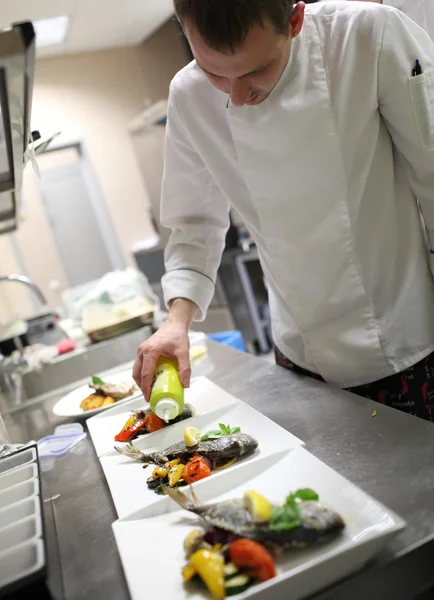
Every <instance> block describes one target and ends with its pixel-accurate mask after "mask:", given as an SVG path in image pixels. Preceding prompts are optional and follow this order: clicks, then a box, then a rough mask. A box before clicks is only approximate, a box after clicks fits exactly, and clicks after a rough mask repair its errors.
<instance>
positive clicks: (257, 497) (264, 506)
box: [243, 491, 271, 523]
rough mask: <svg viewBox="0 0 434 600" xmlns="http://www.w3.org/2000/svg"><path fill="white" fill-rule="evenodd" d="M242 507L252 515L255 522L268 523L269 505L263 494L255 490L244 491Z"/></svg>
mask: <svg viewBox="0 0 434 600" xmlns="http://www.w3.org/2000/svg"><path fill="white" fill-rule="evenodd" d="M243 502H244V508H245V509H246V510H248V511H249V513H250V514H251V515H252V517H253V520H254V522H255V523H268V521H269V520H270V517H271V505H270V503H269V502H268V500H267V499H266V498H264V496H261V494H258V493H257V492H253V491H252V492H245V493H244V497H243Z"/></svg>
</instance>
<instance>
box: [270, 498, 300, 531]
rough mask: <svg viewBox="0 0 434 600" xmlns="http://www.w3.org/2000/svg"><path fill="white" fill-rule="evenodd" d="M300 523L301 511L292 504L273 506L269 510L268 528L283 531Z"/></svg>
mask: <svg viewBox="0 0 434 600" xmlns="http://www.w3.org/2000/svg"><path fill="white" fill-rule="evenodd" d="M300 524H301V512H300V509H299V507H298V506H297V505H296V504H294V505H292V506H288V505H287V504H284V505H283V506H275V507H274V508H273V509H272V511H271V517H270V529H271V530H273V531H284V530H285V529H294V528H295V527H298V526H299V525H300Z"/></svg>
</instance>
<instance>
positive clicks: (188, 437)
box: [184, 427, 200, 448]
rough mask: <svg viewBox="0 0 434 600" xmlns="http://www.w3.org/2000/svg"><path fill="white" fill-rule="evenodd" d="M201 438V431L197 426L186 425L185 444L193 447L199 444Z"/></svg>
mask: <svg viewBox="0 0 434 600" xmlns="http://www.w3.org/2000/svg"><path fill="white" fill-rule="evenodd" d="M199 440H200V431H199V429H196V427H186V428H185V429H184V442H185V445H186V446H188V447H189V448H191V447H192V446H197V444H198V443H199Z"/></svg>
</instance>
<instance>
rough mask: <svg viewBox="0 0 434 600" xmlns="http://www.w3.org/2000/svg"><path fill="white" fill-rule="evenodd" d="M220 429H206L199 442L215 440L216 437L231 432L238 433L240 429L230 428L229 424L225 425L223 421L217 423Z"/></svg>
mask: <svg viewBox="0 0 434 600" xmlns="http://www.w3.org/2000/svg"><path fill="white" fill-rule="evenodd" d="M219 427H220V429H212V430H211V431H207V432H206V433H205V434H204V435H203V436H202V437H201V438H200V441H201V442H206V441H208V440H216V439H217V438H221V437H224V436H225V435H230V434H231V433H239V432H240V431H241V429H240V428H239V427H233V428H231V426H230V425H225V424H224V423H219Z"/></svg>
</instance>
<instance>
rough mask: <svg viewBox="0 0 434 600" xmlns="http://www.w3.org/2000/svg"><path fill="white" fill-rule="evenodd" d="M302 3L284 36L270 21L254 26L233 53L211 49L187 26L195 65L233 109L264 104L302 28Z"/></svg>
mask: <svg viewBox="0 0 434 600" xmlns="http://www.w3.org/2000/svg"><path fill="white" fill-rule="evenodd" d="M303 20H304V2H299V3H298V4H296V6H295V9H294V14H293V17H292V19H291V23H290V26H289V31H288V34H287V35H282V34H278V33H277V32H276V30H275V28H274V27H273V25H272V24H271V23H269V22H266V23H265V25H264V26H262V25H255V26H253V27H252V28H251V29H250V31H249V33H248V35H247V37H246V39H245V41H244V43H243V44H242V46H240V47H239V48H237V49H236V51H235V52H234V53H229V52H228V53H223V52H217V50H213V49H212V48H210V47H209V46H208V45H207V43H206V42H205V41H204V40H203V38H202V37H201V36H200V34H199V33H198V31H197V30H196V29H195V28H194V27H193V26H189V24H188V23H187V24H186V25H185V32H186V35H187V38H188V40H189V42H190V46H191V49H192V52H193V55H194V57H195V59H196V62H197V64H198V66H199V67H200V68H201V69H202V71H203V72H204V73H205V75H206V76H207V77H208V79H209V81H210V82H211V83H212V85H213V86H214V87H216V88H217V89H218V90H220V91H221V92H224V93H225V94H229V95H230V98H231V102H232V104H233V105H234V106H244V105H245V104H248V105H253V104H260V103H261V102H263V101H264V100H265V99H266V98H267V96H268V95H269V94H270V92H271V91H272V90H273V88H274V87H275V85H276V84H277V82H278V81H279V79H280V77H281V75H282V73H283V71H284V69H285V67H286V64H287V62H288V58H289V55H290V53H291V42H292V39H293V38H294V37H296V36H297V35H298V34H299V33H300V31H301V29H302V26H303Z"/></svg>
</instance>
